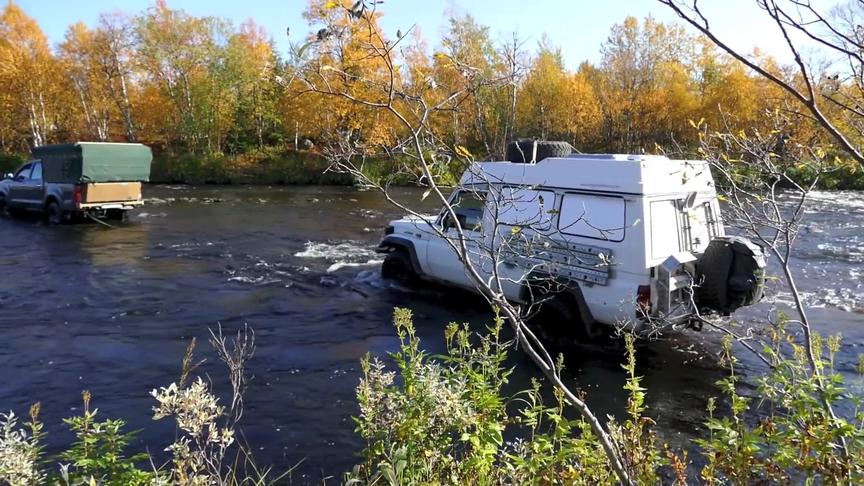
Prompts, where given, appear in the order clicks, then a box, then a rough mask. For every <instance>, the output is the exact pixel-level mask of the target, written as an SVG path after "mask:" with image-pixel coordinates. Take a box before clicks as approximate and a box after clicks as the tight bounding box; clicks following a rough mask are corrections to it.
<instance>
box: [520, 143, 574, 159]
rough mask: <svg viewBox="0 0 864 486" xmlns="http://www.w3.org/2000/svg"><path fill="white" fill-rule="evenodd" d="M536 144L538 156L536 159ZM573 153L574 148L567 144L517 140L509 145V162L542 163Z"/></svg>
mask: <svg viewBox="0 0 864 486" xmlns="http://www.w3.org/2000/svg"><path fill="white" fill-rule="evenodd" d="M534 144H537V156H536V158H534V157H533V156H534ZM572 153H573V146H572V145H570V144H569V143H567V142H554V141H546V140H517V141H515V142H510V143H509V144H508V145H507V160H509V161H510V162H516V163H521V164H524V163H531V162H540V161H541V160H543V159H545V158H547V157H566V156H568V155H570V154H572Z"/></svg>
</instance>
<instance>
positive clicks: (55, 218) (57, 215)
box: [45, 201, 63, 226]
mask: <svg viewBox="0 0 864 486" xmlns="http://www.w3.org/2000/svg"><path fill="white" fill-rule="evenodd" d="M45 213H46V216H47V218H48V224H50V225H52V226H56V225H59V224H63V210H62V209H60V205H59V204H57V201H51V202H49V203H48V207H47V208H45Z"/></svg>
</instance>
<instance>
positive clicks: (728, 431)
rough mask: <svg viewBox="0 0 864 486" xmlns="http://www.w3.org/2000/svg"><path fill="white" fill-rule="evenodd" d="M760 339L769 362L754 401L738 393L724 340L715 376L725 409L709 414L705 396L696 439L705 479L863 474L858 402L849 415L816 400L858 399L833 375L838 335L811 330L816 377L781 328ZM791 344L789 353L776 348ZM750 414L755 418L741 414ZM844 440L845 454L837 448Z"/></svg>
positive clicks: (862, 418) (822, 478) (862, 477)
mask: <svg viewBox="0 0 864 486" xmlns="http://www.w3.org/2000/svg"><path fill="white" fill-rule="evenodd" d="M773 341H774V342H773V345H769V346H766V347H765V349H764V350H763V352H764V354H765V355H767V356H769V358H770V359H771V362H772V364H773V365H774V367H773V370H772V371H770V372H769V373H767V374H765V375H763V376H761V377H759V378H758V380H757V383H758V387H757V390H758V394H759V396H760V397H761V400H760V401H759V403H758V404H754V403H753V399H751V398H748V397H745V396H742V395H741V394H739V393H738V385H739V383H740V377H738V375H737V374H736V372H735V364H736V359H735V357H734V356H733V355H732V352H731V341H730V340H728V339H727V340H726V341H725V342H724V348H723V349H724V351H723V357H724V362H725V363H726V364H727V366H728V367H729V371H730V374H729V376H728V377H727V378H724V379H723V380H721V381H720V382H719V385H720V387H721V389H722V390H723V391H724V393H725V396H726V397H727V398H728V400H729V405H730V411H729V414H728V415H727V416H719V415H717V408H716V401H714V400H711V401H710V402H709V408H708V411H709V419H708V421H707V426H708V430H709V435H708V437H707V438H705V439H700V440H697V443H698V444H699V445H700V446H701V447H702V449H703V453H704V454H705V456H706V458H707V459H708V464H707V465H706V467H705V468H704V469H703V470H702V477H703V479H704V480H705V481H706V482H707V483H709V484H725V483H727V482H731V483H734V484H754V483H765V482H775V483H781V484H785V483H790V482H798V481H800V480H802V479H806V480H807V481H808V482H814V481H815V482H818V483H826V484H839V483H854V484H858V483H860V482H862V481H864V413H862V411H861V410H860V408H859V406H858V405H859V404H858V403H853V404H854V411H853V412H852V413H851V414H850V416H849V417H842V416H840V417H832V416H831V415H830V414H829V413H828V412H827V411H826V407H825V406H824V405H823V400H826V401H827V402H828V403H830V404H831V405H834V406H836V405H839V404H840V403H841V402H843V401H847V402H857V401H858V400H857V399H855V398H854V397H852V396H849V395H848V394H846V393H845V390H844V389H843V379H842V377H841V375H840V374H839V373H837V372H835V371H834V369H833V363H834V357H835V354H836V352H837V350H838V349H839V346H840V337H839V336H834V337H831V338H829V339H827V340H825V339H823V338H821V337H819V336H818V335H815V339H814V346H815V348H814V351H815V352H816V354H817V357H818V361H817V363H818V366H819V367H820V368H821V369H820V373H821V379H822V380H823V384H821V385H820V384H819V383H818V382H817V380H818V379H820V378H818V377H817V375H815V374H814V373H813V370H812V369H810V368H809V361H808V359H807V357H806V356H805V351H804V349H803V348H802V346H801V345H800V344H798V343H796V342H795V341H794V339H793V337H792V336H790V335H788V334H786V333H785V332H782V331H781V332H776V333H774V335H773ZM784 349H788V350H790V351H791V357H787V356H786V355H785V354H783V350H784ZM748 412H755V413H752V415H758V416H759V419H758V421H757V423H755V424H751V423H750V421H748V420H747V417H748ZM841 444H845V446H846V449H847V450H848V451H849V454H848V455H846V454H844V453H842V452H841Z"/></svg>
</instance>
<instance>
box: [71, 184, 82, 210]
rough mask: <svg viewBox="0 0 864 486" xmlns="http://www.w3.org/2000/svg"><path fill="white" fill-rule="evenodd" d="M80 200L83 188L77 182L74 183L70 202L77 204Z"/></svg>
mask: <svg viewBox="0 0 864 486" xmlns="http://www.w3.org/2000/svg"><path fill="white" fill-rule="evenodd" d="M82 201H84V189H83V188H82V187H81V186H80V185H79V184H76V185H75V189H74V190H73V191H72V203H73V204H75V206H78V205H79V204H81V202H82Z"/></svg>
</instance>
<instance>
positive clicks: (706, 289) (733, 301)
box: [695, 236, 765, 316]
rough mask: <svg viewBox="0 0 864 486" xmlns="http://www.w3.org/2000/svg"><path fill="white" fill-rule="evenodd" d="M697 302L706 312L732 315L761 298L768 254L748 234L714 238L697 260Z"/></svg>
mask: <svg viewBox="0 0 864 486" xmlns="http://www.w3.org/2000/svg"><path fill="white" fill-rule="evenodd" d="M696 281H697V285H698V286H697V288H696V295H695V297H696V304H697V305H698V306H699V309H700V310H701V311H703V312H710V311H714V312H718V313H720V314H723V315H727V316H728V315H729V314H730V313H732V312H734V311H735V310H736V309H738V308H740V307H744V306H747V305H753V304H755V303H756V302H759V301H760V300H761V299H762V294H763V292H764V289H765V255H764V253H763V252H762V248H761V247H760V246H759V245H756V244H755V243H753V242H752V241H750V240H748V239H747V238H742V237H740V236H724V237H719V238H714V239H712V240H711V242H710V243H709V244H708V248H706V249H705V253H703V254H702V256H700V257H699V260H697V261H696Z"/></svg>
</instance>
